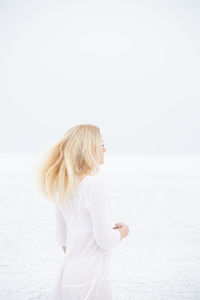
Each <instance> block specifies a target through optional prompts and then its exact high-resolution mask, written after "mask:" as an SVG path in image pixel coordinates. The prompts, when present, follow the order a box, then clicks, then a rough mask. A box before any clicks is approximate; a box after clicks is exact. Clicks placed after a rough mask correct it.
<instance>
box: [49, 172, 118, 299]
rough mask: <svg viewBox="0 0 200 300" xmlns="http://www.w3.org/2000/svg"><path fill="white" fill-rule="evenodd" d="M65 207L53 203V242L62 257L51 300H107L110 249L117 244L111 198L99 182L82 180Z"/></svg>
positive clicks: (97, 179)
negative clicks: (57, 246)
mask: <svg viewBox="0 0 200 300" xmlns="http://www.w3.org/2000/svg"><path fill="white" fill-rule="evenodd" d="M68 203H69V206H68V207H66V205H64V207H62V206H61V205H60V203H59V202H58V201H57V202H56V203H55V216H56V238H57V242H58V244H59V245H60V246H66V254H65V259H64V263H63V266H62V268H61V272H60V274H59V277H58V281H57V283H56V286H55V290H54V298H53V299H55V300H61V299H62V300H63V299H67V300H86V299H87V300H95V299H98V300H102V299H104V300H111V299H112V291H111V282H110V279H111V277H110V276H111V274H110V258H111V257H110V255H111V251H110V250H111V248H112V247H114V246H116V245H117V244H119V243H120V241H121V235H120V232H119V230H117V229H113V228H112V227H113V226H114V224H115V223H116V222H118V220H115V222H113V221H114V220H113V213H112V208H111V198H110V195H109V192H108V190H107V187H106V185H105V183H104V182H103V180H102V179H99V178H98V177H96V176H86V177H85V178H83V180H82V181H81V182H80V183H79V186H78V187H77V190H76V193H75V195H74V197H70V198H69V202H68Z"/></svg>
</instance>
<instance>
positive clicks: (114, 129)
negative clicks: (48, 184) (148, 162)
mask: <svg viewBox="0 0 200 300" xmlns="http://www.w3.org/2000/svg"><path fill="white" fill-rule="evenodd" d="M0 26H1V33H0V35H1V36H0V38H1V39H0V43H1V45H0V59H1V66H0V81H1V89H0V98H1V112H0V122H1V124H0V126H1V134H0V139H1V150H0V151H1V152H40V151H43V149H46V148H48V147H49V146H50V145H52V144H53V143H54V142H55V141H57V140H58V139H59V138H61V137H62V136H63V135H64V133H65V132H66V131H67V129H68V128H70V127H72V126H74V125H76V124H81V123H91V124H95V125H97V126H99V127H100V129H101V131H102V135H103V137H104V143H105V147H106V149H107V153H111V154H112V153H133V154H144V153H147V154H151V153H153V154H157V153H159V154H198V153H200V138H199V132H200V85H199V83H200V57H199V53H200V2H199V1H197V0H196V1H193V0H188V1H184V0H179V1H177V0H166V1H162V0H160V1H149V0H146V1H145V0H137V1H134V0H129V1H127V0H123V1H118V0H116V1H111V0H106V1H102V0H101V1H100V0H99V1H83V0H81V1H77V0H73V1H72V0H67V1H60V0H54V1H49V0H48V1H44V0H32V1H27V0H26V1H19V0H18V1H5V0H4V1H3V0H1V2H0Z"/></svg>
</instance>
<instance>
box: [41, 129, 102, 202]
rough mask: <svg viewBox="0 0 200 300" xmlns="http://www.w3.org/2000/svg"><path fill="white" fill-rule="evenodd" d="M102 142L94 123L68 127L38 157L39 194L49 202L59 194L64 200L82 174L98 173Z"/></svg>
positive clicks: (62, 200) (54, 199)
mask: <svg viewBox="0 0 200 300" xmlns="http://www.w3.org/2000/svg"><path fill="white" fill-rule="evenodd" d="M101 142H102V140H101V133H100V129H99V128H98V127H97V126H95V125H91V124H80V125H76V126H74V127H72V128H70V129H69V130H68V131H67V132H66V133H65V135H64V137H63V138H61V139H60V140H59V141H58V142H57V143H56V144H55V145H54V146H53V147H52V148H50V149H49V151H48V152H47V153H45V155H43V156H42V158H41V159H40V160H39V167H38V170H37V174H36V182H37V185H38V188H39V190H40V191H41V192H42V194H43V195H44V196H46V197H48V198H49V199H50V200H52V201H56V199H57V195H58V199H59V201H60V204H61V205H62V204H63V203H64V202H65V203H66V201H67V199H68V197H69V196H71V195H73V192H74V191H75V190H76V187H77V185H78V184H79V182H80V178H81V177H82V176H84V175H91V176H93V175H95V174H96V173H98V171H99V163H100V147H101Z"/></svg>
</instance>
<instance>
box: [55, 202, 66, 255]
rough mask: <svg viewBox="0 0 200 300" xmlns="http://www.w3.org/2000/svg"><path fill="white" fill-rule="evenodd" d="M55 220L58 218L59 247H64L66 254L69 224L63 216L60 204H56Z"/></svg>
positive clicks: (57, 237)
mask: <svg viewBox="0 0 200 300" xmlns="http://www.w3.org/2000/svg"><path fill="white" fill-rule="evenodd" d="M55 218H56V239H57V242H58V244H59V246H61V247H62V249H63V251H64V252H65V253H66V239H67V224H66V221H65V218H64V215H63V211H62V208H61V207H60V204H58V203H57V202H56V203H55Z"/></svg>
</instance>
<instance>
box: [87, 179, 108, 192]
mask: <svg viewBox="0 0 200 300" xmlns="http://www.w3.org/2000/svg"><path fill="white" fill-rule="evenodd" d="M86 181H87V185H88V188H89V189H90V190H96V189H100V190H101V189H103V190H107V186H106V183H105V180H104V179H103V178H102V177H99V176H95V175H93V176H91V175H89V176H87V179H86Z"/></svg>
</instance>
